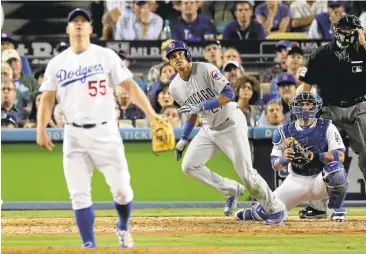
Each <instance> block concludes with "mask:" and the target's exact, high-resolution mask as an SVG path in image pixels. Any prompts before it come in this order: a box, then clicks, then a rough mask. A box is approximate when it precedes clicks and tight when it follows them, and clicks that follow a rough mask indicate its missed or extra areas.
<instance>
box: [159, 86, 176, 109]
mask: <svg viewBox="0 0 366 254" xmlns="http://www.w3.org/2000/svg"><path fill="white" fill-rule="evenodd" d="M154 104H155V108H154V109H155V111H156V112H157V113H161V109H162V108H164V107H166V106H171V105H173V104H174V99H173V96H171V94H170V91H169V86H168V85H165V86H162V87H160V89H159V90H158V91H157V92H156V102H155V103H154Z"/></svg>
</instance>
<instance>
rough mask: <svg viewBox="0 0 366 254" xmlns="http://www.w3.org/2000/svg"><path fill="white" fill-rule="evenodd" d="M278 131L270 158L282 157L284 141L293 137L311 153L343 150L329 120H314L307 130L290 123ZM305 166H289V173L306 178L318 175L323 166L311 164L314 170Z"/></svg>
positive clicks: (338, 135) (340, 141)
mask: <svg viewBox="0 0 366 254" xmlns="http://www.w3.org/2000/svg"><path fill="white" fill-rule="evenodd" d="M328 122H329V124H328ZM324 126H327V129H326V130H324V129H323V128H322V127H324ZM292 127H294V128H292ZM279 130H280V131H279V132H277V133H276V134H275V135H274V138H273V139H274V140H273V149H272V153H271V156H276V157H282V156H283V151H284V150H285V139H286V138H288V137H294V138H295V139H297V141H298V142H299V143H300V144H301V145H302V146H303V147H304V148H308V149H310V150H311V151H312V152H317V153H319V152H327V151H333V150H337V149H345V146H344V144H343V141H342V138H341V136H340V134H339V132H338V130H337V128H336V127H335V126H334V125H333V124H332V123H331V121H330V120H325V119H316V120H315V121H314V122H313V124H312V125H311V126H310V128H309V129H308V130H306V129H305V130H304V129H303V128H301V127H300V126H299V125H298V124H297V122H295V123H293V122H292V123H290V124H286V125H284V126H281V127H280V128H279ZM323 133H324V134H325V135H324V134H323ZM307 165H308V164H306V165H305V166H303V168H302V167H300V166H298V165H292V164H289V171H290V173H292V172H295V173H297V174H300V175H305V176H307V175H313V174H317V173H319V172H320V171H321V170H322V168H323V166H324V164H323V163H322V162H320V161H319V163H318V164H317V163H315V164H314V163H312V164H311V165H312V167H314V168H307Z"/></svg>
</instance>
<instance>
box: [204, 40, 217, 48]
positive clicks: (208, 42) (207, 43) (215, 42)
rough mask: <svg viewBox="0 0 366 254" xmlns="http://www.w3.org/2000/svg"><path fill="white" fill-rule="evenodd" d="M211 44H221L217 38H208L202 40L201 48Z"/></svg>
mask: <svg viewBox="0 0 366 254" xmlns="http://www.w3.org/2000/svg"><path fill="white" fill-rule="evenodd" d="M212 44H215V45H217V46H221V43H220V41H217V40H208V41H204V42H203V48H206V47H207V46H209V45H212Z"/></svg>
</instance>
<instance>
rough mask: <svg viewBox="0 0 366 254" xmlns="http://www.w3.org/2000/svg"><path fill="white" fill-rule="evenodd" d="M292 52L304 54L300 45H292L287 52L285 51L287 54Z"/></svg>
mask: <svg viewBox="0 0 366 254" xmlns="http://www.w3.org/2000/svg"><path fill="white" fill-rule="evenodd" d="M292 54H299V55H302V56H303V55H304V51H303V50H302V49H301V48H300V47H292V48H291V49H290V50H289V51H288V53H287V55H288V56H289V55H292Z"/></svg>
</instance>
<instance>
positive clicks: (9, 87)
mask: <svg viewBox="0 0 366 254" xmlns="http://www.w3.org/2000/svg"><path fill="white" fill-rule="evenodd" d="M16 96H17V90H16V87H15V85H14V82H13V81H11V80H10V79H2V80H1V113H3V112H5V113H11V114H13V115H14V117H15V118H16V120H17V121H16V122H18V121H19V120H25V119H27V117H28V113H27V111H25V110H24V108H23V107H21V106H19V105H15V103H14V102H15V98H16Z"/></svg>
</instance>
